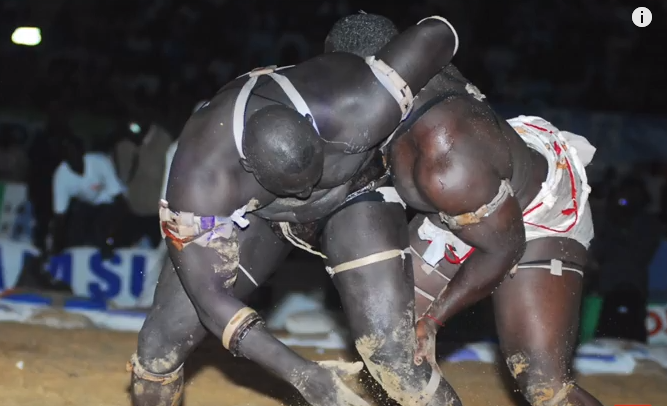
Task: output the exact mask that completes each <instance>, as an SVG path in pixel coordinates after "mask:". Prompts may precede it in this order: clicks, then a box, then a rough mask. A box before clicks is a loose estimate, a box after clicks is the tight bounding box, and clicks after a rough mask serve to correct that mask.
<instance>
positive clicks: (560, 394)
mask: <svg viewBox="0 0 667 406" xmlns="http://www.w3.org/2000/svg"><path fill="white" fill-rule="evenodd" d="M506 362H507V367H508V368H509V371H510V374H512V376H513V377H514V379H515V380H516V382H517V384H518V385H519V389H520V390H521V393H522V394H523V396H524V397H525V398H526V400H527V401H528V403H530V404H531V406H567V405H568V404H569V400H568V398H569V394H570V392H572V391H573V390H574V389H575V387H576V384H575V383H574V380H573V379H572V377H571V376H570V375H569V374H568V373H567V369H566V368H565V367H563V366H561V365H559V364H561V363H562V361H561V360H554V359H552V357H551V356H549V355H548V354H543V355H530V354H524V353H522V352H516V353H513V354H511V355H510V356H509V357H507V359H506Z"/></svg>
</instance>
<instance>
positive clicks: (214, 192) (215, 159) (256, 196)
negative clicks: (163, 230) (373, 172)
mask: <svg viewBox="0 0 667 406" xmlns="http://www.w3.org/2000/svg"><path fill="white" fill-rule="evenodd" d="M453 38H454V35H453V32H452V31H451V28H450V27H448V26H447V25H445V24H443V23H442V22H439V21H437V20H434V21H427V22H425V23H423V24H421V25H419V26H415V27H413V28H412V29H410V30H407V31H406V32H404V33H403V34H401V35H399V36H398V37H397V38H396V39H395V40H393V41H392V42H391V43H389V44H388V45H387V46H386V47H385V48H383V49H382V50H381V51H380V52H379V53H378V54H377V56H376V57H377V58H378V59H379V60H382V61H383V62H384V63H386V64H388V65H389V66H391V67H392V68H393V70H394V71H395V72H398V73H399V74H400V77H401V78H402V80H404V81H405V83H406V84H407V85H408V86H409V87H410V88H415V89H419V88H421V87H422V86H423V84H424V83H427V82H428V79H429V78H431V77H432V76H433V75H434V74H436V73H437V72H438V71H439V70H440V69H442V67H443V66H445V65H446V64H447V63H448V62H449V60H450V59H451V56H452V55H453V50H454V41H453ZM443 39H446V41H443ZM435 51H437V52H436V54H437V55H441V56H439V57H437V58H433V57H430V58H425V55H428V54H431V53H433V52H435ZM414 60H423V61H424V62H423V63H422V64H420V65H419V66H418V65H417V64H414V63H413V62H412V61H414ZM279 73H280V74H282V75H284V77H286V78H287V79H289V81H290V82H291V83H292V85H293V87H294V88H295V89H296V91H297V92H298V93H299V95H300V96H301V97H302V98H303V100H304V101H305V103H306V104H307V107H308V109H309V110H310V113H312V114H311V118H312V122H313V124H314V127H315V128H316V130H317V131H318V133H319V136H320V137H321V139H322V140H323V144H324V147H323V151H324V172H323V175H322V177H321V179H320V180H319V182H318V184H317V185H316V189H315V191H314V192H313V194H312V195H311V196H310V198H308V199H297V198H280V199H279V198H277V196H275V195H273V194H271V193H269V192H268V191H267V190H265V189H264V188H262V187H261V185H260V184H259V182H258V181H257V180H256V179H255V177H254V176H253V175H252V174H250V173H248V172H246V170H245V169H244V167H243V165H242V164H241V163H240V161H239V158H240V153H239V151H238V149H237V146H236V141H235V138H234V126H233V118H234V105H235V103H236V100H237V98H238V95H239V93H240V90H241V88H242V87H243V85H244V84H245V83H246V81H247V80H248V77H247V76H246V77H241V78H239V79H237V80H235V81H232V82H231V83H229V84H228V85H227V86H225V87H223V88H222V89H221V90H220V91H219V92H218V94H217V95H216V96H215V97H214V98H213V99H212V100H211V101H210V103H209V104H208V105H205V106H204V107H202V108H201V109H200V110H199V111H198V112H196V113H195V114H194V115H193V116H192V117H191V119H190V120H189V121H188V123H187V124H186V126H185V128H184V130H183V132H182V135H181V138H180V140H179V147H178V150H177V152H176V154H175V156H174V161H173V164H172V170H171V173H170V179H169V184H168V191H167V200H169V203H170V204H171V205H172V207H173V208H174V209H175V210H183V209H184V208H185V207H187V210H188V211H191V212H194V213H198V214H206V215H218V216H228V215H230V213H232V212H233V211H235V210H236V209H238V208H240V207H242V206H245V205H247V204H248V203H249V202H251V203H252V204H251V205H250V207H249V208H250V209H251V211H254V212H255V214H256V215H257V216H259V217H263V218H265V219H267V220H273V221H288V222H296V223H306V222H312V221H315V220H318V219H320V218H323V217H325V216H327V215H328V214H329V213H330V212H331V211H332V210H333V209H334V208H336V207H337V206H338V205H340V204H341V203H342V202H343V201H344V199H345V198H346V197H347V196H348V194H349V192H350V187H352V184H351V182H352V181H353V179H354V177H355V176H357V175H359V173H360V172H361V171H363V169H364V168H365V165H367V164H369V163H370V162H371V161H372V159H371V156H372V154H373V153H374V152H375V151H376V150H377V146H378V145H379V144H381V142H382V141H383V140H384V139H386V137H387V136H388V135H389V134H390V133H391V132H392V131H393V130H394V128H395V126H396V125H397V124H398V123H399V122H400V119H401V108H400V107H399V104H398V103H397V100H396V99H394V96H392V94H391V93H390V92H389V91H387V89H386V88H385V87H384V85H382V84H381V83H380V81H379V80H378V78H377V77H376V74H377V73H374V71H373V70H371V69H370V67H369V65H368V64H367V63H366V62H365V61H364V59H362V58H360V57H357V56H355V55H352V54H347V53H329V54H323V55H320V56H318V57H315V58H313V59H311V60H309V61H306V62H304V63H301V64H299V65H297V66H295V67H293V68H289V69H285V70H282V71H280V72H279ZM271 105H283V106H286V107H291V108H294V109H296V110H298V109H297V108H296V107H297V106H295V105H293V103H292V102H291V101H290V97H288V95H287V94H286V93H285V90H283V89H282V88H281V87H280V86H279V84H278V83H276V82H275V81H274V80H272V79H270V78H268V77H260V78H259V80H258V82H257V84H256V87H255V88H253V90H252V93H251V95H250V97H249V100H248V103H247V104H246V108H245V115H246V117H250V116H251V115H252V114H254V113H257V112H258V111H260V110H262V109H264V108H265V107H267V106H271ZM300 114H301V115H302V116H307V115H306V114H303V112H300ZM204 191H205V192H204ZM216 202H217V203H216ZM213 207H216V208H215V209H213Z"/></svg>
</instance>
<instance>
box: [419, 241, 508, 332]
mask: <svg viewBox="0 0 667 406" xmlns="http://www.w3.org/2000/svg"><path fill="white" fill-rule="evenodd" d="M515 261H516V259H515V256H514V255H511V256H510V255H506V254H505V255H502V254H494V253H486V252H482V251H479V250H477V251H475V252H474V253H473V254H472V255H470V257H469V258H468V259H467V260H466V261H465V262H464V263H463V265H462V266H461V268H460V269H459V271H458V272H457V273H456V274H455V275H454V277H453V278H452V280H451V281H449V283H448V284H447V286H446V287H445V288H444V289H443V290H442V291H440V293H439V294H438V296H437V298H436V300H435V301H433V303H432V304H431V307H429V309H428V311H427V312H426V314H428V316H430V317H433V318H435V319H436V320H438V321H439V322H440V323H444V322H445V321H447V320H449V319H450V318H451V317H452V316H454V315H455V314H457V313H459V312H461V311H463V310H465V309H466V308H468V307H470V306H472V305H473V304H475V303H477V302H479V301H480V300H482V299H484V298H485V297H487V296H489V295H490V294H491V293H493V291H494V290H495V289H496V288H497V287H498V286H499V285H500V283H501V282H502V281H503V279H504V278H505V276H506V275H507V273H508V272H509V271H510V269H511V268H512V267H513V266H514V262H515Z"/></svg>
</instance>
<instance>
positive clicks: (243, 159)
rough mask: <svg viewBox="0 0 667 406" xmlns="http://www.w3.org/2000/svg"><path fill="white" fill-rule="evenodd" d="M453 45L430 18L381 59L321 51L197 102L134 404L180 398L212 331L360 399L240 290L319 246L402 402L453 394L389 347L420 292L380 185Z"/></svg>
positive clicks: (301, 383) (176, 171) (398, 220)
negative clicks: (279, 334) (396, 135)
mask: <svg viewBox="0 0 667 406" xmlns="http://www.w3.org/2000/svg"><path fill="white" fill-rule="evenodd" d="M455 43H456V34H455V32H454V30H453V28H452V27H451V26H450V24H449V23H447V22H446V21H444V20H442V19H439V18H431V19H427V20H424V21H422V22H421V23H420V24H418V25H415V26H414V27H411V28H410V29H408V30H407V31H406V32H404V33H403V34H401V35H400V36H397V37H396V38H395V39H394V40H392V41H391V42H389V43H388V44H387V45H386V46H385V47H383V48H382V49H381V50H379V51H378V52H377V53H375V57H373V58H368V59H362V58H359V57H358V56H355V55H352V54H345V53H338V54H327V55H322V56H319V57H316V58H313V59H311V60H309V61H306V62H304V63H302V64H299V65H298V66H295V67H292V68H287V69H282V70H278V69H273V68H266V69H259V70H255V71H253V72H250V73H249V74H247V75H244V76H242V77H239V78H238V79H236V80H234V81H232V82H231V83H229V84H228V85H226V86H225V87H223V88H222V89H221V90H220V91H219V92H218V93H217V95H216V96H215V97H214V98H213V99H212V100H211V101H210V102H209V103H207V104H205V105H203V106H202V107H201V108H200V109H199V110H198V111H197V112H196V113H194V114H193V116H192V117H191V118H190V120H189V121H188V123H187V124H186V125H185V128H184V130H183V132H182V135H181V136H180V137H179V146H178V149H177V151H176V154H175V156H174V160H173V163H172V166H171V170H170V175H169V181H168V188H167V195H166V200H164V201H162V202H161V209H160V218H161V226H162V231H163V234H164V236H165V237H166V238H165V239H166V241H167V247H168V251H169V255H170V257H171V260H172V262H173V264H174V267H171V266H166V267H165V268H164V269H163V270H162V273H161V275H160V279H159V283H158V285H157V288H156V293H155V298H154V305H153V307H152V309H151V311H150V313H149V315H148V317H147V319H146V322H145V324H144V326H143V327H142V329H141V332H140V334H139V344H138V350H137V354H135V355H134V356H133V357H132V360H131V362H130V364H129V368H130V369H131V370H132V372H133V374H132V387H131V392H132V393H131V396H132V401H133V403H134V405H135V406H144V405H145V406H156V405H162V404H168V405H177V404H178V403H179V401H180V399H181V396H182V393H183V369H182V366H183V363H184V361H185V359H186V358H187V356H188V355H189V354H190V352H191V351H192V350H193V349H194V348H195V347H196V346H197V344H199V343H200V342H201V341H202V339H203V338H204V336H205V334H206V331H207V330H208V331H209V332H211V333H213V334H214V335H215V336H217V337H218V339H220V340H221V342H222V344H223V346H224V347H225V348H227V349H228V350H230V351H231V352H232V353H233V354H235V355H238V356H243V357H246V358H248V359H250V360H253V361H255V362H257V363H258V364H260V365H261V366H263V367H264V368H266V369H267V370H269V371H271V372H273V373H274V374H276V375H277V376H279V377H280V378H282V379H283V380H285V381H286V382H288V383H290V384H291V385H292V386H293V387H294V388H296V389H297V390H298V391H299V392H300V393H301V394H302V396H303V397H304V398H305V399H306V401H308V402H309V403H310V404H312V405H318V406H319V405H321V406H342V405H365V404H366V403H365V402H364V401H363V400H362V399H361V398H359V397H358V396H357V395H356V394H354V393H353V392H352V391H351V390H350V389H348V388H347V387H346V386H345V385H344V384H343V383H342V381H341V379H340V377H339V375H338V374H339V373H343V372H349V370H350V368H349V366H347V365H337V364H336V363H325V364H318V363H314V362H311V361H308V360H305V359H303V358H301V357H300V356H299V355H297V354H296V353H294V352H293V351H291V350H290V349H289V348H288V347H286V346H285V345H283V344H282V343H281V342H280V341H278V340H277V339H275V338H274V337H273V336H272V335H271V334H270V333H269V332H268V331H267V330H266V329H265V328H264V325H263V323H262V320H261V319H260V317H259V316H258V315H257V313H255V312H254V311H253V310H252V309H250V308H248V307H246V306H245V305H244V303H243V301H242V300H243V298H245V297H246V296H247V295H248V294H249V293H250V292H251V291H252V290H253V289H254V288H255V287H256V286H257V285H258V284H261V283H262V282H263V281H264V280H265V279H266V278H267V277H268V276H269V275H270V274H271V272H273V270H274V269H275V265H276V264H277V263H278V262H279V261H281V260H282V259H284V258H285V256H286V255H287V253H288V251H289V250H290V248H291V247H292V246H291V245H290V244H292V245H295V246H298V247H300V248H303V249H305V250H308V251H310V252H314V253H317V254H319V255H322V256H323V257H324V258H325V264H326V265H327V270H328V271H329V273H330V274H332V275H333V276H334V281H335V282H336V284H337V286H338V287H339V289H340V290H341V292H342V294H343V295H346V296H347V297H348V299H349V300H348V301H347V303H346V308H345V311H346V313H347V315H348V317H349V318H350V320H351V323H352V324H353V325H355V326H356V328H355V332H357V334H358V336H357V338H358V339H359V340H360V342H362V343H363V344H362V345H361V344H360V346H359V348H360V352H363V351H365V353H364V354H366V357H365V359H366V360H367V362H369V361H368V360H370V362H374V360H376V359H377V360H386V359H389V358H390V357H394V358H400V359H401V361H400V362H401V367H402V368H404V370H402V371H401V373H402V374H404V375H410V376H411V381H409V382H405V383H401V386H400V388H399V389H401V390H403V392H402V393H403V394H402V396H403V398H402V404H405V405H408V404H410V405H413V404H415V402H417V401H421V400H420V399H426V402H427V401H428V400H430V399H433V400H434V403H432V404H444V402H445V401H446V398H445V395H446V394H447V393H448V392H449V389H448V387H446V384H445V383H444V381H440V379H439V376H440V375H439V374H438V373H434V371H433V369H432V368H431V366H429V365H426V364H424V365H421V366H417V365H414V363H413V362H412V357H413V353H412V351H410V352H409V353H407V352H402V353H399V354H398V355H396V354H390V353H389V351H390V350H391V349H396V350H400V349H402V347H403V343H404V342H405V339H406V337H411V338H413V337H414V317H413V308H414V301H412V300H410V298H412V297H413V295H414V293H413V291H412V284H411V283H410V281H411V280H412V272H411V262H410V261H405V260H404V258H405V252H406V251H408V250H409V248H408V247H409V242H408V233H407V221H406V220H405V216H404V213H403V207H402V206H401V205H400V204H398V203H396V201H397V199H394V197H395V196H392V195H391V193H390V192H391V191H392V190H393V189H383V186H384V182H385V181H386V179H387V178H388V172H387V170H386V168H385V167H384V160H383V159H382V156H381V154H380V153H379V149H378V145H379V144H380V143H382V142H383V141H384V140H385V139H386V138H387V136H388V135H389V134H390V133H391V132H392V131H393V129H394V128H395V127H396V126H397V125H398V123H399V122H400V121H401V120H403V119H404V118H405V117H406V116H407V115H408V114H409V112H410V110H411V104H412V92H411V89H420V88H421V87H422V86H424V85H425V84H426V83H427V82H428V80H429V79H430V78H431V77H432V76H433V75H435V74H436V73H437V72H438V71H440V70H441V69H442V68H443V67H444V66H445V65H447V64H448V63H449V61H450V60H451V58H452V56H453V54H454V52H455V48H456V45H455ZM415 61H422V62H420V63H415ZM313 237H320V238H321V241H322V243H321V252H320V251H317V250H316V248H315V247H314V246H313V243H312V242H313ZM174 268H175V269H174ZM378 362H379V361H378ZM337 366H338V367H337ZM360 366H361V365H358V367H359V368H360ZM390 373H393V372H390ZM426 402H424V403H426Z"/></svg>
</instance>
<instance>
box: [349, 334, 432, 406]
mask: <svg viewBox="0 0 667 406" xmlns="http://www.w3.org/2000/svg"><path fill="white" fill-rule="evenodd" d="M410 330H412V329H410ZM412 331H413V330H412ZM396 335H397V334H396V331H393V332H389V331H387V332H376V333H374V334H368V335H364V336H362V337H360V338H359V339H357V340H356V341H355V346H356V348H357V351H358V352H359V355H361V358H362V359H363V360H364V364H365V365H366V368H368V371H369V372H370V374H371V375H372V376H373V378H375V380H376V381H378V383H380V385H382V388H383V389H384V390H385V391H386V392H387V394H388V395H389V396H390V397H391V398H393V399H394V400H395V401H397V402H398V403H399V404H400V405H402V406H426V405H428V404H429V402H430V401H431V399H432V398H433V394H434V392H435V389H436V388H437V384H438V382H439V375H438V380H437V382H435V387H434V388H430V386H434V385H433V382H432V380H433V377H432V374H433V373H438V374H439V372H438V371H434V370H433V369H432V368H431V366H429V365H426V364H423V365H420V366H417V365H415V364H414V362H413V352H414V351H413V350H414V348H413V343H414V337H412V338H410V337H397V336H396ZM406 335H410V334H406Z"/></svg>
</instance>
